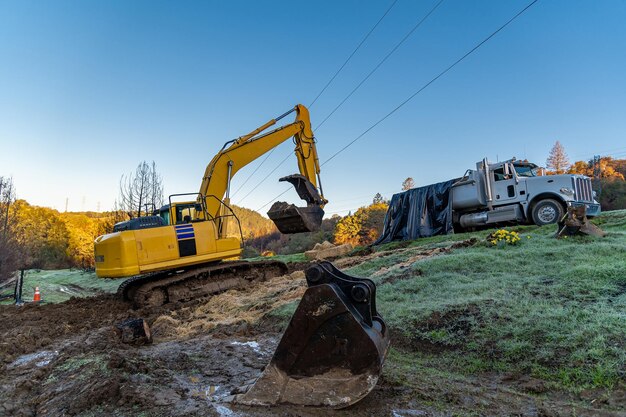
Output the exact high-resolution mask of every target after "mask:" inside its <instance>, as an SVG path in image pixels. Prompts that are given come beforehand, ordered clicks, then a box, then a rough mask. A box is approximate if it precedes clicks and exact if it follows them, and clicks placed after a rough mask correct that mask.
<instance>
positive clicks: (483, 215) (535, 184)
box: [451, 158, 601, 229]
mask: <svg viewBox="0 0 626 417" xmlns="http://www.w3.org/2000/svg"><path fill="white" fill-rule="evenodd" d="M542 171H543V169H542V168H541V167H539V166H537V165H536V164H533V163H531V162H528V161H518V160H516V159H515V158H512V159H509V160H507V161H503V162H496V163H490V162H489V161H488V160H487V158H484V159H483V160H482V161H480V162H477V163H476V169H468V170H467V171H466V172H465V174H464V175H463V177H461V178H460V179H459V180H458V181H456V182H454V183H453V184H452V186H451V199H452V210H453V216H452V221H453V223H454V225H455V227H457V228H459V229H469V228H472V227H479V226H483V225H488V224H494V223H505V222H515V223H529V224H530V223H533V224H536V225H538V226H543V225H546V224H553V223H557V222H558V221H559V220H560V219H561V218H562V217H563V215H564V214H565V211H566V208H567V206H568V205H572V204H574V205H581V204H582V205H585V206H586V210H587V216H588V217H593V216H597V215H598V214H600V210H601V209H600V204H599V203H598V202H597V201H596V199H595V195H596V194H595V192H594V191H593V188H592V184H591V179H589V178H588V177H586V176H584V175H576V174H562V175H543V172H542Z"/></svg>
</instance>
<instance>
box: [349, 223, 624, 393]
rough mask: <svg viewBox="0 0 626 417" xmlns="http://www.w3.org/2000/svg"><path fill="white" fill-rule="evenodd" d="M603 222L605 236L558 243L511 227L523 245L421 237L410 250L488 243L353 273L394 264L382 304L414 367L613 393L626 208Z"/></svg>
mask: <svg viewBox="0 0 626 417" xmlns="http://www.w3.org/2000/svg"><path fill="white" fill-rule="evenodd" d="M596 223H597V224H600V225H601V227H602V228H603V229H604V230H605V231H607V232H609V235H608V236H607V237H605V238H593V237H575V238H569V239H562V240H557V239H554V238H553V235H554V232H555V229H556V228H555V227H554V226H552V227H543V228H537V227H529V226H525V227H514V228H510V229H509V230H516V231H519V232H520V234H521V235H522V242H521V243H520V244H519V245H516V246H505V247H502V248H500V247H489V246H488V245H487V243H486V242H485V241H484V239H485V237H486V236H487V235H488V234H489V231H483V232H480V233H471V234H458V235H454V237H446V236H438V237H435V238H428V239H422V240H417V241H414V242H412V243H411V245H410V246H409V247H416V248H419V247H422V246H423V247H432V245H433V244H441V243H444V242H447V243H448V244H449V243H451V242H452V241H453V240H462V239H467V238H469V237H479V238H480V239H481V241H480V242H479V243H478V244H476V245H474V246H473V247H470V248H462V249H456V250H453V251H452V252H451V253H449V254H445V255H440V256H435V257H432V258H427V259H423V260H420V261H417V262H415V263H414V264H412V265H411V266H410V267H408V268H404V269H399V268H394V265H395V264H397V263H398V262H399V261H402V260H403V259H402V258H406V257H408V255H406V254H398V255H395V254H394V255H391V256H388V257H384V258H378V259H376V260H374V261H372V262H368V263H366V264H362V265H359V266H357V267H355V268H352V269H351V270H349V271H348V272H349V273H353V274H355V275H361V276H371V275H372V274H373V273H374V272H376V271H378V270H380V269H381V268H391V269H390V271H388V272H387V273H386V274H384V275H381V276H379V277H377V278H375V281H376V282H377V283H378V299H377V302H378V306H379V310H380V311H381V314H383V315H384V317H385V319H386V321H387V324H388V325H389V326H390V327H391V328H392V329H393V330H394V332H395V333H396V334H397V335H399V336H400V338H401V339H402V340H401V342H402V343H401V346H400V349H401V350H402V355H406V356H408V357H409V358H410V360H408V361H405V362H404V363H410V364H411V366H413V367H432V368H435V369H437V370H440V371H449V372H455V373H459V374H462V375H472V374H476V373H479V372H483V371H499V372H521V373H526V374H530V375H533V376H535V377H538V378H542V379H544V380H547V381H550V382H552V383H554V384H555V385H557V386H559V387H565V388H571V389H582V388H586V387H606V388H611V387H613V386H614V385H615V384H616V383H618V382H619V381H626V261H625V259H626V211H619V212H610V213H606V214H604V215H603V216H601V217H600V218H598V219H596ZM526 236H530V239H528V238H526ZM446 238H449V240H446ZM391 245H393V244H391ZM385 249H389V247H387V248H385ZM424 346H426V347H428V349H423V347H424ZM420 348H421V350H420ZM392 360H393V359H392ZM409 368H410V367H409ZM409 368H406V369H405V371H407V372H409V371H410V369H409Z"/></svg>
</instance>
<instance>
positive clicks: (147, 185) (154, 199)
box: [115, 161, 163, 220]
mask: <svg viewBox="0 0 626 417" xmlns="http://www.w3.org/2000/svg"><path fill="white" fill-rule="evenodd" d="M162 205H163V178H162V177H161V174H159V173H158V172H157V170H156V164H155V162H154V161H152V164H148V163H147V162H146V161H143V162H141V163H140V164H139V165H138V166H137V169H136V170H135V172H134V173H130V174H129V175H122V177H121V179H120V190H119V196H118V199H117V200H116V204H115V206H116V207H115V209H116V212H118V213H119V212H123V213H125V214H126V215H128V217H130V218H133V217H140V216H141V213H142V212H143V213H151V212H152V210H154V209H158V208H159V207H161V206H162ZM116 220H122V219H116Z"/></svg>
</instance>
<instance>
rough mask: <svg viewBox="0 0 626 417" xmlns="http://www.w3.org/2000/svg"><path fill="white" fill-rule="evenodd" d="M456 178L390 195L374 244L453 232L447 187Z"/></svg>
mask: <svg viewBox="0 0 626 417" xmlns="http://www.w3.org/2000/svg"><path fill="white" fill-rule="evenodd" d="M457 181H458V179H454V180H450V181H445V182H440V183H437V184H431V185H426V186H424V187H419V188H413V189H411V190H407V191H404V192H402V193H398V194H394V195H393V197H391V202H390V203H389V209H388V210H387V214H386V215H385V222H384V228H383V233H382V235H381V236H380V237H379V238H378V240H377V241H376V242H374V244H375V245H378V244H381V243H387V242H391V241H393V240H413V239H417V238H420V237H428V236H434V235H444V234H448V233H452V232H453V226H452V199H451V198H450V188H451V187H452V184H454V183H455V182H457Z"/></svg>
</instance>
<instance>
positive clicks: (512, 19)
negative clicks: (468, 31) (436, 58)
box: [322, 0, 539, 166]
mask: <svg viewBox="0 0 626 417" xmlns="http://www.w3.org/2000/svg"><path fill="white" fill-rule="evenodd" d="M537 1H539V0H533V1H532V2H530V3H529V4H528V5H527V6H526V7H524V8H523V9H522V10H521V11H519V12H518V13H517V14H516V15H515V16H513V17H512V18H510V19H509V20H508V21H507V22H506V23H504V24H503V25H502V26H500V27H499V28H498V29H496V30H495V31H494V32H492V33H491V34H490V35H489V36H487V37H486V38H485V39H483V40H482V41H480V42H479V43H478V44H477V45H476V46H474V47H473V48H472V49H470V50H469V51H468V52H466V53H465V55H463V56H462V57H461V58H459V59H457V60H456V61H454V63H452V64H451V65H450V66H448V67H447V68H446V69H444V70H443V71H441V72H440V73H439V74H438V75H437V76H435V77H434V78H433V79H431V80H430V81H428V82H427V83H426V84H424V85H423V86H422V87H420V88H419V89H418V90H417V91H416V92H414V93H413V94H411V95H410V96H409V97H408V98H407V99H406V100H404V101H403V102H402V103H400V104H399V105H398V106H396V107H395V108H394V109H393V110H391V111H390V112H389V113H387V114H386V115H385V116H383V117H382V118H381V119H380V120H378V121H377V122H376V123H374V124H373V125H371V126H370V127H368V128H367V129H365V131H363V133H361V134H360V135H358V136H357V137H356V138H354V139H353V140H352V141H351V142H350V143H348V144H347V145H346V146H344V147H343V148H341V149H340V150H339V151H337V152H335V153H334V154H333V155H332V156H331V157H330V158H328V159H327V160H326V161H324V163H322V166H323V165H326V164H327V163H328V162H330V161H331V160H332V159H333V158H335V157H336V156H337V155H339V154H340V153H341V152H343V151H345V150H346V149H348V148H349V147H350V146H352V144H354V143H355V142H356V141H357V140H359V139H361V138H362V137H363V136H365V135H366V134H367V133H368V132H369V131H370V130H372V129H374V128H375V127H376V126H378V125H379V124H380V123H382V122H383V121H384V120H386V119H387V118H388V117H389V116H391V115H392V114H394V113H395V112H396V111H398V110H399V109H400V108H402V107H403V106H404V105H405V104H407V103H408V102H409V101H411V100H413V98H414V97H415V96H417V95H418V94H419V93H421V92H422V91H424V90H425V89H426V88H427V87H428V86H430V85H431V84H432V83H434V82H435V81H437V80H438V79H439V78H441V77H442V76H443V75H444V74H446V73H447V72H448V71H450V70H451V69H452V68H454V67H455V66H457V65H458V64H459V63H460V62H461V61H463V60H464V59H465V58H467V57H468V56H470V55H471V54H472V53H474V52H475V51H476V50H477V49H478V48H480V47H481V46H483V45H484V44H485V43H486V42H487V41H489V40H490V39H491V38H493V37H494V36H495V35H497V34H498V33H499V32H500V31H501V30H502V29H504V28H505V27H507V26H508V25H509V24H510V23H511V22H513V21H514V20H515V19H517V18H518V17H519V16H521V15H522V14H523V13H524V12H525V11H526V10H528V9H529V8H530V7H531V6H533V5H534V4H535V3H537Z"/></svg>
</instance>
